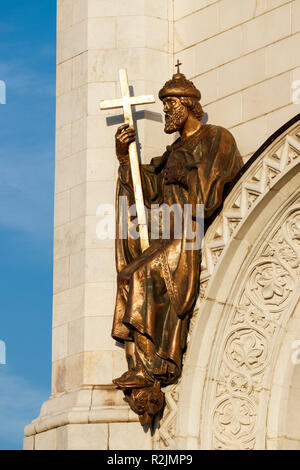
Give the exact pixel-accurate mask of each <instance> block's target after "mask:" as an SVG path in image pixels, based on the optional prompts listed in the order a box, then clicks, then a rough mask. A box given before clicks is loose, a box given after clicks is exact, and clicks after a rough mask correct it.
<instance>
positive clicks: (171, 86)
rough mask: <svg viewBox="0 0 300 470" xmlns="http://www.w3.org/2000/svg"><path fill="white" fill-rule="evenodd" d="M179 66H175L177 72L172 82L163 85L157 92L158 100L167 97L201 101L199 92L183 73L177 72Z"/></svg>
mask: <svg viewBox="0 0 300 470" xmlns="http://www.w3.org/2000/svg"><path fill="white" fill-rule="evenodd" d="M179 65H181V64H177V65H176V67H178V71H177V73H176V74H174V75H173V78H172V80H169V81H168V82H166V83H165V85H164V87H163V88H162V89H161V90H160V92H159V95H158V96H159V98H160V99H161V100H163V99H164V98H166V97H167V96H184V97H188V98H196V99H197V100H200V99H201V93H200V91H199V90H198V89H197V88H196V87H195V85H194V84H193V82H191V81H190V80H188V79H187V78H186V77H185V75H183V73H180V71H179Z"/></svg>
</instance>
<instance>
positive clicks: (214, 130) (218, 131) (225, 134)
mask: <svg viewBox="0 0 300 470" xmlns="http://www.w3.org/2000/svg"><path fill="white" fill-rule="evenodd" d="M206 128H207V133H208V135H210V136H211V137H214V138H215V137H218V138H220V137H221V138H222V140H223V141H226V142H232V143H235V138H234V137H233V135H232V134H231V132H230V131H229V130H228V129H225V127H222V126H216V125H214V124H206Z"/></svg>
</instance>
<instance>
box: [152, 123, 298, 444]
mask: <svg viewBox="0 0 300 470" xmlns="http://www.w3.org/2000/svg"><path fill="white" fill-rule="evenodd" d="M299 164H300V124H299V119H298V121H296V122H295V123H293V124H292V125H291V126H290V127H289V128H287V129H285V130H284V132H282V133H281V134H280V135H279V136H278V137H277V138H276V139H272V143H270V145H268V146H267V147H266V148H265V149H264V151H263V152H262V153H261V154H260V155H259V156H258V157H257V158H256V159H255V160H254V161H253V162H252V163H251V165H250V166H248V168H247V170H246V171H245V173H244V174H243V176H242V177H241V178H240V180H239V181H238V182H237V184H236V185H235V187H234V188H233V190H232V191H231V193H230V194H229V196H228V197H227V199H226V200H225V202H224V207H223V210H222V212H221V213H220V214H219V215H218V217H217V218H216V219H215V221H214V222H213V224H212V225H211V226H210V228H209V229H208V231H207V233H206V235H205V239H204V245H203V261H202V274H201V280H200V282H201V289H200V296H199V301H198V305H197V308H196V311H195V314H194V317H193V319H192V324H191V329H190V340H189V344H188V349H187V353H186V358H185V362H184V368H183V376H182V379H181V383H179V384H178V385H177V387H175V388H174V387H173V388H174V389H172V391H170V392H168V391H167V393H166V410H165V414H164V418H163V419H162V421H161V427H160V429H159V431H158V434H159V437H160V442H159V443H157V447H161V448H175V447H176V446H177V447H178V448H180V449H184V448H188V449H193V448H196V449H197V448H198V449H199V448H206V449H233V448H234V449H253V448H265V442H264V438H265V421H266V415H267V408H266V407H267V399H268V397H269V392H268V387H270V383H269V381H270V374H271V370H272V364H273V363H274V361H275V358H276V351H277V349H276V348H277V347H279V346H278V344H280V341H282V336H283V335H284V327H285V324H286V322H287V320H288V318H289V316H290V315H291V312H292V310H293V308H294V306H295V302H296V301H297V299H298V296H299V281H300V279H299V277H300V268H299V266H300V258H299V257H300V252H299V249H300V241H299V240H300V234H299V230H300V229H299V220H300V201H299V199H298V200H296V199H295V198H296V196H295V195H296V194H297V191H298V187H299ZM297 176H298V181H297ZM273 365H274V364H273ZM171 394H173V395H174V394H176V395H177V396H178V406H176V402H175V401H174V400H172V397H171ZM176 409H177V411H178V413H177V412H176ZM263 423H264V424H263ZM174 436H175V437H174Z"/></svg>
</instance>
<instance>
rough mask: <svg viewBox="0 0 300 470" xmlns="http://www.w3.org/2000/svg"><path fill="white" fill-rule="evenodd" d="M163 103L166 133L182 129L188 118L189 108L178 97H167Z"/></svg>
mask: <svg viewBox="0 0 300 470" xmlns="http://www.w3.org/2000/svg"><path fill="white" fill-rule="evenodd" d="M163 104H164V112H165V132H166V134H173V132H178V131H180V130H181V129H182V128H183V126H184V124H185V122H186V120H187V118H188V110H187V108H186V107H185V106H184V105H183V104H182V103H181V102H180V99H179V98H177V97H167V98H165V99H164V100H163Z"/></svg>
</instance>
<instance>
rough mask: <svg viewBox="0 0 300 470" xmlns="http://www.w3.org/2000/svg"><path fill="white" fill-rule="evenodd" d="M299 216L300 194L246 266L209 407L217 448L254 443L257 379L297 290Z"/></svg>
mask: <svg viewBox="0 0 300 470" xmlns="http://www.w3.org/2000/svg"><path fill="white" fill-rule="evenodd" d="M299 216H300V198H299V199H298V201H297V203H296V207H295V209H294V210H293V211H292V212H290V211H289V213H288V214H287V215H286V217H285V219H284V222H283V223H282V224H281V223H280V224H279V225H280V228H277V229H276V231H275V232H274V233H273V235H272V237H271V238H270V239H269V240H267V241H266V242H265V243H264V245H263V247H262V249H261V250H260V253H259V254H258V256H257V259H256V261H255V262H254V263H253V264H252V266H250V267H249V270H248V274H247V276H246V277H245V281H244V287H243V290H242V292H241V294H240V300H239V302H238V306H237V307H236V308H235V311H234V312H233V315H232V319H231V321H230V322H229V323H228V325H227V327H226V330H227V331H228V334H227V339H226V341H225V345H224V347H222V348H220V352H219V357H220V361H221V366H220V371H221V373H220V378H219V379H217V386H216V390H215V405H214V411H213V424H214V425H213V446H214V448H216V449H229V448H235V449H237V448H240V449H250V448H251V449H252V448H255V445H256V433H257V427H256V426H257V413H258V406H259V401H260V399H261V397H260V392H261V386H260V387H259V386H258V384H263V383H264V380H265V377H264V374H265V370H266V368H267V366H268V365H269V361H270V358H271V357H272V352H273V350H274V347H275V346H276V341H277V340H278V337H279V334H280V330H281V328H282V327H283V326H284V321H285V316H286V312H289V310H290V309H289V305H290V304H291V303H292V300H293V298H294V297H295V295H296V296H297V295H298V293H299V283H300V275H299V274H300V272H299V265H300V247H297V238H296V239H295V238H293V236H294V235H293V234H294V233H295V231H292V233H293V234H292V235H289V228H290V227H291V226H296V224H295V222H294V221H297V220H298V217H299ZM286 234H288V236H286ZM295 240H296V241H295ZM276 248H278V249H276ZM282 253H284V256H281V255H282Z"/></svg>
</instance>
